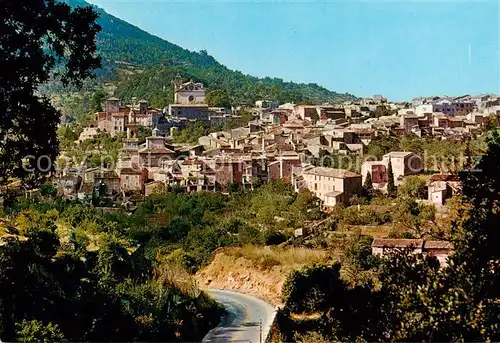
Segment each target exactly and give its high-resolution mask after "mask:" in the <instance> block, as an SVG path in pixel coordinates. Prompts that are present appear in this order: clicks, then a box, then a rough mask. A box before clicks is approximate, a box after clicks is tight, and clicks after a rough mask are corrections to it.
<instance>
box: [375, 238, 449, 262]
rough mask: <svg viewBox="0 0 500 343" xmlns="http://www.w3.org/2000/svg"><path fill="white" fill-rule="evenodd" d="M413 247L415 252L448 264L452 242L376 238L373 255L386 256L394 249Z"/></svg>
mask: <svg viewBox="0 0 500 343" xmlns="http://www.w3.org/2000/svg"><path fill="white" fill-rule="evenodd" d="M402 249H411V250H412V253H414V254H422V255H424V256H434V257H436V258H437V260H438V261H439V263H440V265H441V266H444V265H446V263H447V258H448V256H449V255H450V253H451V251H452V249H451V243H450V242H446V241H432V240H425V239H393V238H375V239H374V240H373V242H372V255H377V256H384V255H387V254H389V253H391V251H394V250H402Z"/></svg>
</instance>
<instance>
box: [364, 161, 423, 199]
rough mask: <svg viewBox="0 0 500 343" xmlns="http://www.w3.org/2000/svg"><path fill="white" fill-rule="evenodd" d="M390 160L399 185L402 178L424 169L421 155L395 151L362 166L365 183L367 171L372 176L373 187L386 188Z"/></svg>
mask: <svg viewBox="0 0 500 343" xmlns="http://www.w3.org/2000/svg"><path fill="white" fill-rule="evenodd" d="M389 160H390V161H391V165H392V174H393V176H394V184H395V185H396V186H399V185H400V184H401V181H402V178H403V177H404V176H408V175H415V174H418V173H420V172H421V171H422V160H421V158H420V156H418V155H417V154H415V153H413V152H402V151H393V152H390V153H388V154H386V155H384V156H382V161H366V162H364V163H363V165H362V166H361V175H362V177H363V183H364V182H365V179H366V175H367V173H370V175H371V177H372V184H373V188H375V189H380V190H384V189H385V186H386V185H387V182H388V180H389V177H388V174H387V173H388V168H389Z"/></svg>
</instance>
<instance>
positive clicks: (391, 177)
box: [387, 158, 396, 197]
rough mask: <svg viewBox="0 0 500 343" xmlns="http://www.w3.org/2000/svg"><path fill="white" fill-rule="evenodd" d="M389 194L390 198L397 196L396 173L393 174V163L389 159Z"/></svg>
mask: <svg viewBox="0 0 500 343" xmlns="http://www.w3.org/2000/svg"><path fill="white" fill-rule="evenodd" d="M387 194H388V195H389V196H390V197H394V196H395V195H396V185H395V184H394V173H393V172H392V162H391V159H390V158H389V165H388V166H387Z"/></svg>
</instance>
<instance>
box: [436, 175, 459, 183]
mask: <svg viewBox="0 0 500 343" xmlns="http://www.w3.org/2000/svg"><path fill="white" fill-rule="evenodd" d="M429 181H430V182H433V181H455V182H459V181H460V177H459V176H458V175H456V174H435V175H432V176H431V177H430V179H429Z"/></svg>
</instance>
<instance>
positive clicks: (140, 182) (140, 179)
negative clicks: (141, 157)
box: [119, 168, 147, 193]
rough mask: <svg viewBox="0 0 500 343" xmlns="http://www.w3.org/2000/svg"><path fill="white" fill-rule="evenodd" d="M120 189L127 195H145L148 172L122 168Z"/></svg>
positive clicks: (139, 169)
mask: <svg viewBox="0 0 500 343" xmlns="http://www.w3.org/2000/svg"><path fill="white" fill-rule="evenodd" d="M119 173H120V175H119V177H120V189H121V190H122V191H124V192H126V193H132V192H133V193H144V183H145V181H146V179H147V170H146V169H142V168H122V169H120V170H119Z"/></svg>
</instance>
